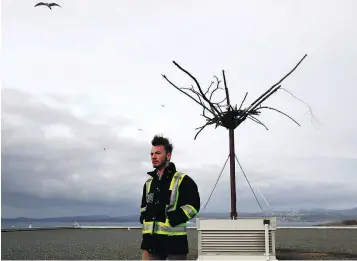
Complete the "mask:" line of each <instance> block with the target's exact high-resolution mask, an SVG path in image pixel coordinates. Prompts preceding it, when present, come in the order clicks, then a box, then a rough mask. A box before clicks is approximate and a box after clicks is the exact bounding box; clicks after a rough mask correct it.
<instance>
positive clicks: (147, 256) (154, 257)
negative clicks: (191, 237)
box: [142, 250, 187, 260]
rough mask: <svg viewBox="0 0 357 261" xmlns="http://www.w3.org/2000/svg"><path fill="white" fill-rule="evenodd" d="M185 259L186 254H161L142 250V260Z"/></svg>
mask: <svg viewBox="0 0 357 261" xmlns="http://www.w3.org/2000/svg"><path fill="white" fill-rule="evenodd" d="M166 259H168V260H186V259H187V255H186V254H181V255H162V254H159V253H153V252H149V251H146V250H144V251H143V257H142V260H166Z"/></svg>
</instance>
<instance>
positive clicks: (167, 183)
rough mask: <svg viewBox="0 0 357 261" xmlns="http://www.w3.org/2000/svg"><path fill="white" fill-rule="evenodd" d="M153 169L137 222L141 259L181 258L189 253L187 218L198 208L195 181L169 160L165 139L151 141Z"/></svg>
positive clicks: (169, 154)
mask: <svg viewBox="0 0 357 261" xmlns="http://www.w3.org/2000/svg"><path fill="white" fill-rule="evenodd" d="M151 144H152V149H151V161H152V165H153V167H154V168H155V170H154V171H151V172H148V174H149V176H150V178H149V179H148V180H147V181H146V183H145V184H144V188H143V196H142V200H141V215H140V223H141V224H143V231H142V233H143V240H142V243H141V249H142V250H143V256H142V259H143V260H165V259H167V258H168V259H170V260H184V259H186V258H187V254H188V252H189V249H188V241H187V221H189V220H191V219H192V218H194V217H195V216H196V215H197V213H198V212H199V210H200V196H199V192H198V188H197V185H196V183H195V182H194V181H193V180H192V178H190V177H189V176H188V175H187V174H185V173H181V172H179V171H177V170H176V167H175V164H174V163H172V162H170V160H171V154H172V150H173V146H172V144H171V143H170V142H169V140H168V139H167V138H164V137H162V136H158V135H156V136H155V137H154V138H153V140H152V141H151Z"/></svg>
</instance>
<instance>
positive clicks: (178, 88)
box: [162, 74, 215, 115]
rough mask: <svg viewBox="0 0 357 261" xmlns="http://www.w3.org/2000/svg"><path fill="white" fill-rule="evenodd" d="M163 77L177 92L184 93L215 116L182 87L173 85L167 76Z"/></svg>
mask: <svg viewBox="0 0 357 261" xmlns="http://www.w3.org/2000/svg"><path fill="white" fill-rule="evenodd" d="M162 77H163V78H164V79H165V80H166V81H168V82H169V83H170V84H171V85H172V86H173V87H175V88H176V89H177V90H179V91H180V92H182V93H183V94H185V95H186V96H188V97H190V98H191V99H192V100H194V101H195V102H196V103H197V104H199V105H201V106H203V107H204V108H205V109H206V110H208V111H209V112H210V113H212V114H213V115H215V114H214V113H213V112H212V111H211V110H210V109H208V108H207V107H206V106H205V105H204V104H203V103H200V102H199V101H197V100H196V99H195V98H193V97H192V96H191V95H189V94H187V93H186V92H184V91H183V90H182V89H181V88H180V87H177V86H176V85H175V84H174V83H172V82H171V81H170V80H169V79H168V78H167V77H166V75H164V74H162Z"/></svg>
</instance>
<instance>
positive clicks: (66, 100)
mask: <svg viewBox="0 0 357 261" xmlns="http://www.w3.org/2000/svg"><path fill="white" fill-rule="evenodd" d="M37 2H38V1H29V0H27V1H23V0H4V1H1V4H2V14H1V19H2V53H1V62H2V91H1V96H2V98H1V109H2V113H1V150H2V155H1V163H2V166H1V176H2V177H1V196H2V205H1V210H2V214H1V215H2V217H17V216H30V217H51V216H62V215H86V214H104V215H112V216H120V215H127V214H136V213H139V205H140V198H141V193H142V186H143V183H144V182H145V180H146V179H147V178H148V176H147V174H146V172H147V171H150V170H152V166H151V164H150V155H149V153H150V149H151V144H150V141H151V139H152V137H153V136H154V135H155V134H157V133H163V134H164V135H166V136H168V137H169V138H170V139H171V140H172V142H173V143H174V147H175V148H174V152H173V162H174V163H175V164H176V166H177V168H178V169H179V170H182V171H185V172H186V173H187V174H188V175H190V176H191V177H192V178H193V179H194V180H195V181H196V182H197V184H198V186H199V190H200V193H201V199H202V204H203V203H205V202H206V200H207V197H208V195H209V192H210V191H211V189H212V187H213V185H214V183H215V181H216V179H217V177H218V174H219V172H220V170H221V168H222V166H223V164H224V162H225V160H226V158H227V156H228V131H227V130H226V129H224V128H217V129H214V127H213V126H211V127H208V128H206V129H205V130H204V131H203V132H202V133H201V134H200V135H199V136H198V138H197V140H194V139H193V138H194V135H195V133H196V130H195V128H197V127H199V126H201V125H203V124H204V123H205V122H204V118H203V117H202V116H200V114H201V112H202V110H201V108H200V106H198V105H197V104H195V103H194V102H193V101H192V100H190V99H189V98H188V97H186V96H185V95H183V94H182V93H180V92H179V91H177V90H176V89H174V88H173V87H172V86H170V85H169V84H168V83H167V82H166V81H165V80H164V79H163V78H162V76H161V74H165V75H167V77H168V78H169V79H170V80H171V81H173V82H174V83H176V84H177V85H179V86H184V87H190V85H191V84H194V83H193V82H192V80H191V79H190V78H189V77H187V75H185V74H184V73H183V72H182V71H180V70H179V69H178V68H177V67H175V65H174V64H173V63H172V61H173V60H174V61H176V62H178V63H179V64H180V65H181V66H183V67H184V68H185V69H187V70H189V71H190V72H191V73H192V74H193V75H194V76H195V77H197V79H198V80H199V82H200V83H201V85H202V86H205V87H206V86H208V85H209V83H210V81H211V80H213V79H214V78H213V76H214V75H217V76H218V77H220V78H222V75H221V70H222V69H224V70H225V72H226V78H227V84H228V87H229V89H230V98H231V100H232V103H234V104H238V106H239V105H240V103H241V101H242V99H243V97H244V95H245V93H246V92H249V93H248V97H247V100H246V102H245V104H244V105H243V107H245V106H247V105H248V104H250V103H251V102H253V101H254V100H255V99H256V98H257V97H259V96H260V95H261V94H262V93H263V92H264V91H266V90H267V89H268V88H269V87H270V86H271V85H273V84H274V83H275V82H277V81H278V80H280V78H282V77H283V76H284V75H285V74H286V73H287V72H288V71H290V70H291V69H292V68H293V67H294V66H295V64H296V63H297V62H298V61H299V60H300V59H301V58H302V57H303V56H304V55H305V54H307V55H308V56H307V58H306V59H305V60H304V61H303V63H302V64H301V65H300V66H299V67H298V69H297V70H296V71H295V72H294V73H293V74H292V75H291V76H289V77H288V78H287V79H286V80H285V81H284V82H283V86H282V87H284V88H286V89H288V90H290V91H292V93H293V94H294V95H295V96H297V97H298V98H300V99H302V100H303V101H305V102H306V103H308V104H309V105H310V106H311V108H312V110H313V113H314V115H315V117H316V118H317V120H318V123H317V122H316V121H313V118H312V116H311V114H310V113H309V108H308V107H307V106H306V105H305V104H304V103H302V102H301V101H299V100H297V99H294V98H293V97H292V96H291V95H290V94H288V93H287V92H284V91H283V90H280V91H278V92H277V93H275V94H274V95H273V96H272V97H271V98H269V99H268V100H267V101H266V102H264V105H267V106H271V107H274V108H277V109H279V110H283V111H284V112H286V113H288V114H289V115H290V116H292V117H293V118H294V119H296V120H297V121H298V122H299V123H300V124H301V127H299V126H297V125H296V124H295V123H294V122H292V121H291V120H289V119H288V118H286V117H284V116H283V115H280V114H278V113H276V112H274V111H270V110H267V111H262V114H261V115H260V116H259V119H260V120H261V121H262V122H263V123H265V124H266V125H267V127H268V128H269V131H267V130H265V129H264V128H263V127H262V126H260V125H258V124H256V123H253V122H251V121H246V122H245V123H244V124H242V125H241V126H240V127H239V128H237V129H236V131H235V135H236V136H235V137H236V153H237V156H238V158H239V159H240V161H241V163H242V165H243V167H244V170H245V171H246V174H247V177H248V178H249V179H250V181H251V185H252V186H253V188H254V189H255V192H256V193H257V196H258V198H259V200H261V202H262V205H263V207H264V208H265V209H268V208H267V206H266V205H265V204H264V203H263V200H262V198H261V197H260V196H259V194H258V192H257V188H258V189H259V190H260V191H261V192H262V194H263V195H264V196H265V198H266V199H267V201H268V202H269V204H270V206H271V208H273V209H301V208H315V207H320V208H337V209H341V208H352V207H356V199H357V189H356V188H355V187H356V184H357V175H356V174H357V135H356V133H357V122H356V121H355V116H356V111H357V105H356V103H355V98H356V97H357V85H356V84H357V74H356V71H357V65H356V61H357V48H356V46H357V27H356V24H357V17H356V16H355V10H356V8H357V2H356V1H354V0H351V1H346V0H344V1H342V0H339V1H327V0H323V1H322V0H321V1H318V0H316V1H255V0H250V1H237V0H232V1H207V0H205V1H198V0H197V1H188V0H181V1H154V0H153V1H132V0H131V1H117V0H101V1H92V0H58V1H57V3H58V4H60V5H62V8H58V7H53V10H50V9H48V8H46V7H43V6H40V7H36V8H34V5H35V4H36V3H37ZM221 95H222V94H221ZM217 97H218V96H217ZM218 98H219V97H218ZM162 104H164V105H165V107H162V106H161V105H162ZM139 128H142V129H143V131H139V130H138V129H139ZM104 148H106V150H104ZM228 166H229V164H227V167H226V169H225V172H224V174H223V177H222V178H221V180H220V182H219V184H218V186H217V188H216V190H215V193H214V194H213V196H212V198H211V200H210V203H209V204H208V207H207V209H206V210H205V211H206V212H211V211H215V212H229V211H230V198H229V197H230V189H229V183H228V179H229V168H228ZM237 199H238V203H237V206H238V213H239V211H259V207H258V204H257V203H256V202H255V199H254V196H253V194H252V192H251V191H250V189H249V186H248V184H247V182H246V181H245V179H244V176H243V175H242V172H241V171H240V170H239V168H238V166H237Z"/></svg>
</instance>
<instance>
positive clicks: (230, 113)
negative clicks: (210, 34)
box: [162, 54, 307, 219]
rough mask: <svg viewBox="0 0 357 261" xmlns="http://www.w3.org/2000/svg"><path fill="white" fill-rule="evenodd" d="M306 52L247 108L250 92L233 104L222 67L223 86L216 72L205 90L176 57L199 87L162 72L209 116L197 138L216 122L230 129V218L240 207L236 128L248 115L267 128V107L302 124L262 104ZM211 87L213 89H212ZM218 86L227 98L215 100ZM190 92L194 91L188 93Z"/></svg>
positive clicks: (182, 69)
mask: <svg viewBox="0 0 357 261" xmlns="http://www.w3.org/2000/svg"><path fill="white" fill-rule="evenodd" d="M306 56H307V55H306V54H305V55H304V56H303V58H302V59H301V60H300V61H299V62H298V63H297V64H296V65H295V67H294V68H293V69H292V70H291V71H290V72H289V73H287V74H286V75H285V76H284V77H283V78H282V79H280V80H279V81H278V82H277V83H276V84H274V85H273V86H271V87H270V88H269V89H268V90H267V91H266V92H264V93H263V94H262V95H261V96H260V97H259V98H257V99H256V100H255V101H254V102H253V103H252V104H250V105H249V106H247V107H246V108H244V109H242V106H243V103H244V101H245V99H246V97H247V95H248V92H247V93H246V94H245V96H244V99H243V101H242V102H241V104H240V106H239V107H238V106H237V105H234V106H232V104H231V101H230V97H229V91H228V87H227V82H226V77H225V73H224V70H222V75H223V82H224V88H222V87H220V84H221V80H219V79H218V77H217V76H214V78H215V79H216V85H215V87H213V88H212V86H213V85H214V83H215V82H213V81H212V82H211V84H210V86H209V87H208V89H207V90H206V91H203V90H202V87H201V85H200V84H199V82H198V81H197V79H196V78H195V77H194V76H193V75H192V74H191V73H189V72H188V71H187V70H185V69H184V68H182V67H181V66H180V65H179V64H178V63H177V62H175V61H173V63H174V64H175V65H176V66H177V67H178V68H179V69H180V70H181V71H183V72H185V73H186V74H187V75H188V76H189V77H191V79H193V81H194V82H195V84H196V86H197V89H198V90H196V89H195V88H194V86H193V85H191V88H184V87H178V86H177V85H175V84H174V83H172V82H171V81H170V80H169V79H168V78H167V77H166V76H165V75H162V77H163V78H164V79H165V80H167V81H168V82H169V83H170V84H171V85H172V86H173V87H175V88H176V89H177V90H179V91H180V92H182V93H184V94H185V95H187V96H188V97H190V98H191V99H192V100H194V101H195V102H196V103H197V104H199V105H200V106H201V107H202V108H203V112H202V115H201V116H203V117H204V118H205V119H206V123H205V124H204V125H203V126H201V127H198V128H196V129H197V130H198V132H197V133H196V135H195V137H194V139H196V138H197V136H198V134H199V133H200V132H201V131H202V130H203V129H204V128H205V127H206V126H208V125H213V124H214V125H215V128H217V127H218V126H222V127H225V128H226V129H228V130H229V158H230V180H231V182H230V183H231V218H232V219H236V218H237V211H236V187H235V151H234V130H235V129H236V128H237V127H238V126H239V125H240V124H241V123H242V122H244V121H245V120H246V119H250V120H252V121H254V122H256V123H258V124H260V125H262V126H264V127H265V128H266V129H267V130H268V128H267V127H266V125H265V124H263V123H262V122H261V121H260V120H259V119H258V118H257V116H259V115H260V113H261V111H262V110H264V109H270V110H273V111H276V112H278V113H280V114H283V115H285V116H286V117H288V118H289V119H291V120H292V121H294V122H295V123H296V124H297V125H299V126H300V124H299V123H298V122H297V121H296V120H294V119H293V118H292V117H290V116H289V115H287V114H286V113H284V112H282V111H280V110H277V109H275V108H272V107H268V106H262V105H261V104H262V103H263V102H264V101H265V100H266V99H267V98H269V97H270V96H271V95H272V94H273V93H275V92H276V91H278V90H279V89H280V88H281V83H282V82H283V81H284V80H285V79H286V78H287V77H288V76H289V75H290V74H291V73H292V72H293V71H295V69H296V68H297V67H298V66H299V65H300V64H301V62H302V61H303V60H304V59H305V58H306ZM211 88H212V91H211V92H210V90H211ZM217 90H223V91H224V92H225V96H226V97H225V98H224V99H223V100H222V101H219V102H214V101H213V100H212V98H213V94H214V93H215V92H216V91H217ZM188 92H190V93H191V95H190V94H189V93H188ZM222 108H225V110H222ZM207 112H208V113H210V116H207V115H206V113H207Z"/></svg>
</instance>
